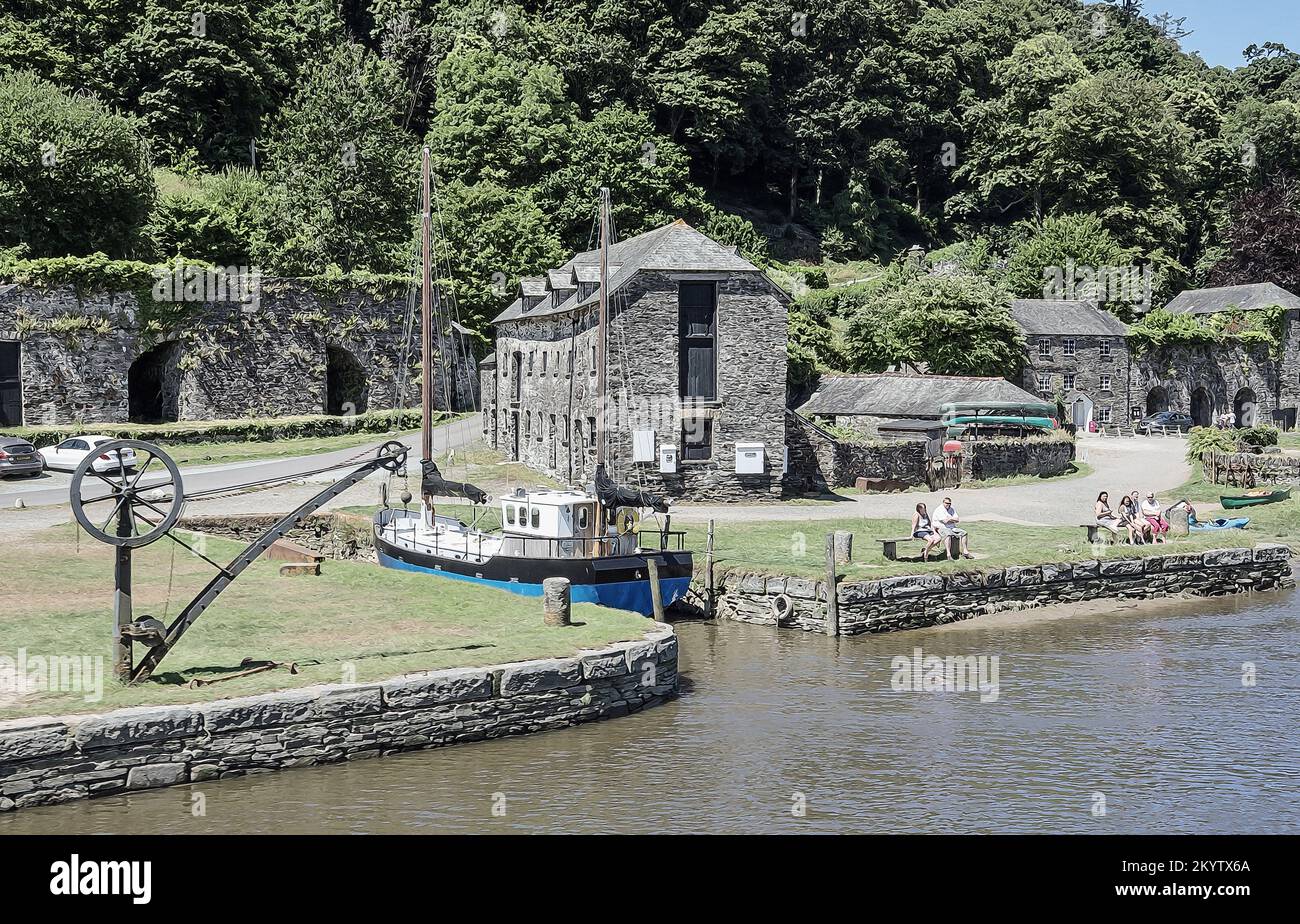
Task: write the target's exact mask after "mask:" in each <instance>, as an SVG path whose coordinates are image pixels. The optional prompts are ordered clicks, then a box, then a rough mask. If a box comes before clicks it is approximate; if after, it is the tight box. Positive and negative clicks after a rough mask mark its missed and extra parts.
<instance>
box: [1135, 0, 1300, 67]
mask: <svg viewBox="0 0 1300 924" xmlns="http://www.w3.org/2000/svg"><path fill="white" fill-rule="evenodd" d="M1142 8H1143V11H1144V12H1145V13H1146V14H1147V16H1149V17H1150V16H1154V15H1156V14H1158V13H1171V14H1173V15H1174V16H1175V17H1178V16H1186V17H1187V22H1185V23H1184V24H1183V27H1184V28H1186V29H1191V30H1192V34H1191V35H1189V36H1188V37H1187V38H1185V39H1183V40H1182V47H1183V50H1185V51H1197V52H1200V54H1201V57H1202V58H1204V59H1205V62H1206V63H1207V64H1209V65H1211V66H1214V65H1216V64H1222V65H1223V66H1225V67H1240V66H1241V65H1242V64H1244V63H1245V61H1244V60H1242V57H1241V52H1242V49H1244V48H1245V47H1246V46H1247V45H1250V44H1252V43H1254V44H1257V45H1262V44H1264V43H1265V42H1281V43H1282V44H1284V45H1286V46H1287V47H1288V48H1290V49H1291V50H1292V51H1300V0H1145V2H1144V3H1143V5H1142Z"/></svg>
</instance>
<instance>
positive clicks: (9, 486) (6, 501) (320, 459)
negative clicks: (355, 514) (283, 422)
mask: <svg viewBox="0 0 1300 924" xmlns="http://www.w3.org/2000/svg"><path fill="white" fill-rule="evenodd" d="M481 432H482V430H481V426H480V422H479V418H478V415H476V414H472V415H470V416H468V417H463V418H461V419H459V420H454V421H452V422H451V423H446V424H443V425H441V426H438V427H434V430H433V445H434V451H435V452H442V451H444V450H446V449H458V448H460V447H461V446H465V445H468V444H469V443H471V442H473V441H474V440H475V439H477V438H478V437H479V435H480V434H481ZM390 439H398V440H401V441H402V442H404V443H406V444H407V445H408V446H411V447H412V448H413V449H415V450H416V452H417V454H418V452H419V431H418V430H416V431H412V432H410V433H403V434H400V435H399V436H396V437H391V436H376V437H375V439H374V440H373V441H372V442H366V443H361V444H359V445H356V446H352V447H349V448H347V449H338V450H334V451H332V452H324V453H319V454H317V455H307V456H294V457H291V458H281V459H256V460H252V461H248V462H230V463H227V464H224V465H208V466H192V467H185V468H182V469H181V480H182V482H183V483H184V486H185V491H186V492H187V493H189V492H196V491H216V490H221V489H222V488H231V487H235V486H237V485H240V484H248V483H250V482H255V481H264V480H267V479H271V478H295V477H299V476H302V475H304V474H305V473H307V472H311V471H315V470H316V469H321V468H325V467H326V466H330V465H339V464H341V463H344V462H349V461H352V460H356V461H357V462H358V463H360V462H362V461H364V460H365V459H366V458H368V457H369V456H371V455H373V454H374V452H375V450H376V449H378V447H379V446H381V445H382V444H384V443H386V442H387V441H388V440H390ZM155 468H156V466H155ZM163 480H165V475H157V476H155V475H154V474H153V469H150V472H149V473H148V474H146V475H145V478H144V480H143V481H142V482H141V484H142V485H143V484H153V483H157V482H159V481H163ZM313 480H316V481H329V480H333V473H327V474H322V475H319V476H316V477H315V479H313ZM71 481H72V477H71V475H69V474H68V473H66V472H46V473H45V475H43V476H42V477H40V478H10V479H5V480H3V481H0V508H5V507H8V508H12V507H13V506H14V502H15V501H16V500H17V499H18V498H20V497H21V498H22V500H23V503H24V504H25V505H26V506H28V507H40V506H49V505H55V504H66V503H67V502H68V489H69V486H70V484H71Z"/></svg>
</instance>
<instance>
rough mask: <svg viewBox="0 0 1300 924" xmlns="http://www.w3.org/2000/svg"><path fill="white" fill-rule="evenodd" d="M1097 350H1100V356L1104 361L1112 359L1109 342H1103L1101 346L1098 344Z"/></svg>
mask: <svg viewBox="0 0 1300 924" xmlns="http://www.w3.org/2000/svg"><path fill="white" fill-rule="evenodd" d="M1097 349H1098V354H1099V355H1100V356H1101V358H1102V359H1110V341H1109V340H1103V341H1102V342H1101V343H1100V344H1098V347H1097Z"/></svg>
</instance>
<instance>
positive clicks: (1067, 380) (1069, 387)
mask: <svg viewBox="0 0 1300 924" xmlns="http://www.w3.org/2000/svg"><path fill="white" fill-rule="evenodd" d="M1061 378H1062V379H1063V380H1064V382H1063V385H1062V387H1063V388H1064V389H1065V390H1066V391H1074V373H1073V372H1067V373H1065V374H1064V375H1063V376H1062V377H1061Z"/></svg>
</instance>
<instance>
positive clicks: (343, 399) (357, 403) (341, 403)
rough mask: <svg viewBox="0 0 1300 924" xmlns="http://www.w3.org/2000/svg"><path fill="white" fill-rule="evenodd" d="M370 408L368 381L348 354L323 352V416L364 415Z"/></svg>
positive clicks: (335, 349) (337, 350)
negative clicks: (324, 414)
mask: <svg viewBox="0 0 1300 924" xmlns="http://www.w3.org/2000/svg"><path fill="white" fill-rule="evenodd" d="M369 406H370V381H369V379H368V378H367V376H366V370H365V368H364V367H363V366H362V365H361V362H360V361H359V360H358V359H357V357H356V356H355V355H354V354H353V352H352V351H351V350H348V349H345V348H343V347H338V346H327V347H326V348H325V413H326V414H332V415H334V416H336V417H337V416H340V415H349V416H350V415H353V414H364V413H365V412H366V410H367V408H369Z"/></svg>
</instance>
